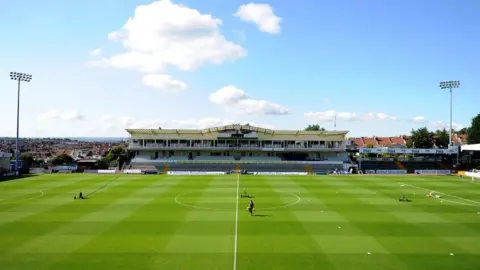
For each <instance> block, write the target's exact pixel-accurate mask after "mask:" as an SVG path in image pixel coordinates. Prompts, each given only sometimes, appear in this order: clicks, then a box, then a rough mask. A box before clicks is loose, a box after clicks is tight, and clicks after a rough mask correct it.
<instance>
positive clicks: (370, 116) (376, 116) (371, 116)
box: [367, 112, 397, 121]
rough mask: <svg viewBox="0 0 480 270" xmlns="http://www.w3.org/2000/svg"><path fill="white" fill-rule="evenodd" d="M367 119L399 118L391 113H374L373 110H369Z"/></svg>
mask: <svg viewBox="0 0 480 270" xmlns="http://www.w3.org/2000/svg"><path fill="white" fill-rule="evenodd" d="M367 119H371V120H392V121H396V120H397V118H396V117H394V116H391V115H388V114H385V113H373V112H369V113H368V114H367Z"/></svg>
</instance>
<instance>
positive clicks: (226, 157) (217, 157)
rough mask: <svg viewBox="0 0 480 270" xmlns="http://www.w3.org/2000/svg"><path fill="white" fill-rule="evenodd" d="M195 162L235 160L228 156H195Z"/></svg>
mask: <svg viewBox="0 0 480 270" xmlns="http://www.w3.org/2000/svg"><path fill="white" fill-rule="evenodd" d="M195 160H235V159H234V158H233V157H228V156H196V157H195Z"/></svg>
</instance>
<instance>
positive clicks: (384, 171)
mask: <svg viewBox="0 0 480 270" xmlns="http://www.w3.org/2000/svg"><path fill="white" fill-rule="evenodd" d="M376 174H407V170H377V171H376Z"/></svg>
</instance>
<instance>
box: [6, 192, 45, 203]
mask: <svg viewBox="0 0 480 270" xmlns="http://www.w3.org/2000/svg"><path fill="white" fill-rule="evenodd" d="M38 193H40V195H37V196H35V197H31V198H26V199H21V200H15V198H12V199H11V200H12V201H8V200H9V198H7V199H3V200H1V201H0V205H7V204H12V203H19V202H26V201H30V200H34V199H36V198H40V197H42V196H43V195H44V194H45V193H43V190H40V191H39V192H38ZM33 194H35V193H33ZM4 201H7V202H5V203H3V202H4Z"/></svg>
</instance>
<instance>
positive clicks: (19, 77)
mask: <svg viewBox="0 0 480 270" xmlns="http://www.w3.org/2000/svg"><path fill="white" fill-rule="evenodd" d="M10 79H12V80H14V81H17V82H18V86H17V137H16V139H15V170H16V171H17V175H19V174H20V173H19V171H18V163H19V160H20V145H19V133H20V132H19V130H20V83H21V82H30V81H31V80H32V75H30V74H25V73H21V72H10Z"/></svg>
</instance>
